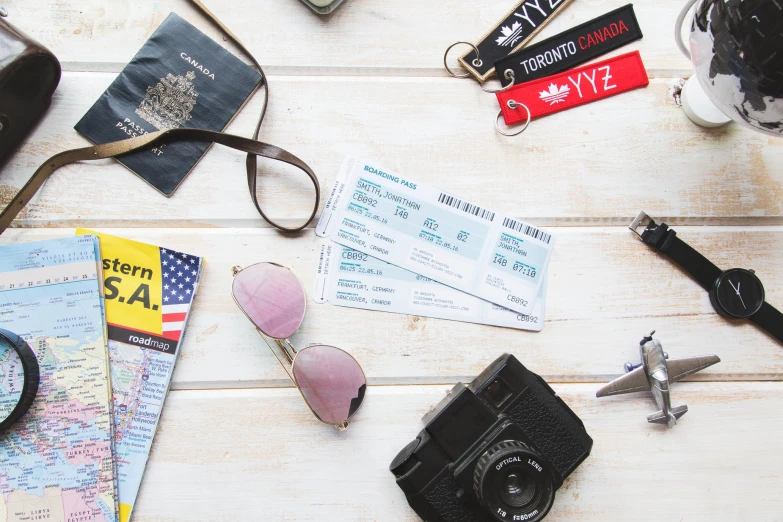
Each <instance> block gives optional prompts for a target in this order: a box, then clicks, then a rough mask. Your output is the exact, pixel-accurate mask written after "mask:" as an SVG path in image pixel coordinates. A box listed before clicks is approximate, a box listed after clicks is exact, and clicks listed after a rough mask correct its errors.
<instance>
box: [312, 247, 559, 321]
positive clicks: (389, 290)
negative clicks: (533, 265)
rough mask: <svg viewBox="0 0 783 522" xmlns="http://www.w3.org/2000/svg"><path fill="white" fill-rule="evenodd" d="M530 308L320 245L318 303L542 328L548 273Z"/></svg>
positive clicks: (346, 251) (316, 293) (352, 251)
mask: <svg viewBox="0 0 783 522" xmlns="http://www.w3.org/2000/svg"><path fill="white" fill-rule="evenodd" d="M542 279H543V283H542V284H541V289H540V290H539V295H538V299H536V304H535V305H534V306H533V311H532V312H531V313H530V314H521V313H518V312H514V311H512V310H509V309H507V308H503V307H501V306H498V305H496V304H494V303H490V302H489V301H485V300H483V299H479V298H478V297H475V296H473V295H470V294H466V293H465V292H460V291H459V290H455V289H453V288H449V287H448V286H446V285H442V284H440V283H437V282H435V281H433V280H432V279H429V278H427V277H424V276H422V275H419V274H414V273H413V272H409V271H408V270H405V269H403V268H400V267H398V266H394V265H392V264H389V263H387V262H385V261H381V260H380V259H376V258H374V257H372V256H369V255H367V254H364V253H362V252H359V251H357V250H353V249H351V248H348V247H346V246H342V245H338V244H337V243H333V242H331V241H327V242H324V244H323V245H321V255H320V257H319V259H318V276H317V277H316V283H315V293H314V294H313V299H314V300H315V302H317V303H326V302H329V303H332V304H333V305H337V306H348V307H351V308H361V309H363V310H378V311H381V312H393V313H398V314H409V315H420V316H426V317H434V318H436V319H450V320H453V321H464V322H468V323H478V324H488V325H493V326H506V327H509V328H517V329H520V330H533V331H535V332H538V331H540V330H541V329H542V328H543V327H544V311H545V309H546V308H545V307H546V274H544V275H543V276H542Z"/></svg>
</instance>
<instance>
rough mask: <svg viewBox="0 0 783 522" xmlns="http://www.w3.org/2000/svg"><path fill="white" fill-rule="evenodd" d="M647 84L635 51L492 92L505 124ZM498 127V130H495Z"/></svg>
mask: <svg viewBox="0 0 783 522" xmlns="http://www.w3.org/2000/svg"><path fill="white" fill-rule="evenodd" d="M649 83H650V80H649V79H648V78H647V71H645V69H644V64H643V63H642V57H641V56H640V55H639V51H633V52H630V53H626V54H621V55H619V56H615V57H613V58H609V59H607V60H604V61H601V62H596V63H591V64H589V65H585V66H583V67H579V68H577V69H572V70H570V71H566V72H564V73H560V74H555V75H553V76H547V77H546V78H541V79H539V80H535V81H532V82H527V83H522V84H520V85H517V86H515V87H512V88H511V89H509V90H507V91H503V92H499V93H497V94H496V96H497V98H498V103H500V113H498V118H500V115H501V114H502V115H503V120H504V121H505V123H506V125H513V124H515V123H520V122H525V126H527V123H528V122H530V120H531V119H533V118H538V117H540V116H546V115H547V114H552V113H554V112H559V111H563V110H566V109H570V108H571V107H577V106H579V105H584V104H585V103H590V102H594V101H596V100H600V99H601V98H608V97H609V96H614V95H615V94H620V93H621V92H625V91H630V90H631V89H636V88H637V87H644V86H646V85H648V84H649ZM498 130H500V129H498Z"/></svg>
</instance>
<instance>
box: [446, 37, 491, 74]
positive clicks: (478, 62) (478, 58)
mask: <svg viewBox="0 0 783 522" xmlns="http://www.w3.org/2000/svg"><path fill="white" fill-rule="evenodd" d="M459 44H465V45H469V46H471V47H472V48H473V50H474V51H476V57H475V58H474V59H473V61H472V62H470V63H471V64H472V65H473V67H481V66H482V65H484V62H482V61H481V54H480V53H479V50H478V47H476V46H475V45H473V44H472V43H470V42H454V43H453V44H451V45H449V46H448V48H447V49H446V52H445V53H443V66H444V67H445V68H446V70H447V71H448V72H449V74H450V75H452V76H453V77H455V78H467V77H468V76H470V73H469V72H466V73H465V74H454V71H452V70H451V69H450V68H449V64H448V62H447V61H446V58H448V56H449V51H451V48H452V47H454V46H455V45H459Z"/></svg>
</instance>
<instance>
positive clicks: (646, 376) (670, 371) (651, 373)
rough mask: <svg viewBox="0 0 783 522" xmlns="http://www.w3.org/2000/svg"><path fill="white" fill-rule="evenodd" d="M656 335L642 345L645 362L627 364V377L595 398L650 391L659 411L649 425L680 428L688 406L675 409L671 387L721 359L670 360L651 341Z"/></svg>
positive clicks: (614, 383) (653, 341)
mask: <svg viewBox="0 0 783 522" xmlns="http://www.w3.org/2000/svg"><path fill="white" fill-rule="evenodd" d="M654 333H655V330H653V331H652V332H651V333H650V335H648V336H646V337H645V338H644V339H642V340H641V342H640V343H639V351H640V352H641V355H642V362H641V363H639V364H631V363H625V371H626V372H627V373H626V374H625V375H623V376H622V377H619V378H617V379H615V380H613V381H612V382H610V383H609V384H607V385H606V386H604V387H602V388H601V389H600V390H598V392H596V394H595V396H596V397H606V396H608V395H619V394H621V393H634V392H641V391H650V392H652V394H653V397H655V402H656V403H658V407H659V408H660V410H658V411H656V412H655V413H651V414H650V415H648V416H647V422H654V423H656V424H666V425H667V426H668V427H669V428H673V427H674V426H675V425H676V424H677V419H679V418H680V417H682V416H683V415H685V413H687V411H688V406H686V405H684V404H683V405H682V406H676V407H674V408H672V404H671V399H670V398H669V384H670V383H673V382H677V381H679V380H680V379H683V378H684V377H687V376H688V375H693V374H694V373H696V372H698V371H701V370H703V369H704V368H707V367H708V366H712V365H713V364H715V363H719V362H720V358H718V356H717V355H702V356H700V357H688V358H686V359H669V355H668V354H666V353H665V352H664V351H663V347H662V346H661V343H660V341H658V340H657V339H653V338H652V336H653V334H654Z"/></svg>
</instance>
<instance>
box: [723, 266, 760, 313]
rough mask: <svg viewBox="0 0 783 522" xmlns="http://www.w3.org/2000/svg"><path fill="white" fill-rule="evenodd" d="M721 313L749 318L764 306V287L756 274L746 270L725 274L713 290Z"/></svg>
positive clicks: (737, 269)
mask: <svg viewBox="0 0 783 522" xmlns="http://www.w3.org/2000/svg"><path fill="white" fill-rule="evenodd" d="M713 292H714V297H715V301H717V305H718V306H719V307H720V310H719V311H722V312H724V313H725V314H726V315H729V316H731V317H737V318H747V317H750V316H752V315H754V314H755V313H756V312H758V311H759V309H760V308H761V305H763V304H764V285H762V284H761V280H760V279H759V278H758V277H756V274H754V273H753V272H751V271H750V270H745V269H744V268H732V269H731V270H726V271H725V272H723V273H722V274H721V275H720V277H719V278H718V280H717V281H715V288H714V289H713Z"/></svg>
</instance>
